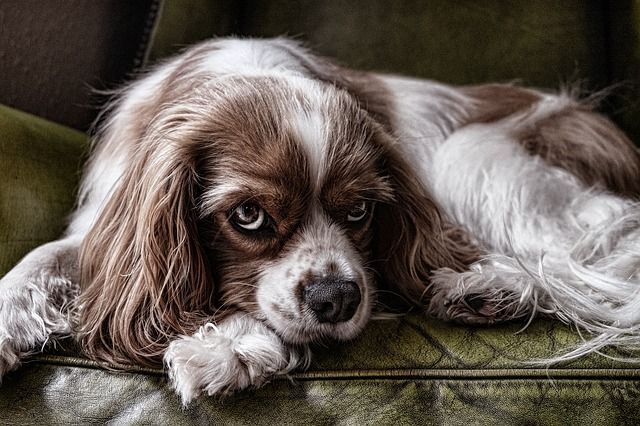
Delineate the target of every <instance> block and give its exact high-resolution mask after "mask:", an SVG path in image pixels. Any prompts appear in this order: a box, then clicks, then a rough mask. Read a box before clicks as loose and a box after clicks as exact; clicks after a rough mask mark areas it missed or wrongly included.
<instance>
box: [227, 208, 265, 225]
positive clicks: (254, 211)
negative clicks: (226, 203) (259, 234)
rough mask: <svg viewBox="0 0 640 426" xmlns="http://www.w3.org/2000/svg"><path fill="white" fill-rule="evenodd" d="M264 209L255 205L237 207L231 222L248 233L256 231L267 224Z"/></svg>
mask: <svg viewBox="0 0 640 426" xmlns="http://www.w3.org/2000/svg"><path fill="white" fill-rule="evenodd" d="M266 217H267V215H266V214H265V212H264V209H263V208H262V207H260V206H259V205H257V204H255V203H250V202H247V203H244V204H241V205H240V206H238V207H236V209H235V210H234V211H233V213H232V214H231V220H232V221H233V222H234V223H235V224H236V225H238V226H239V227H241V228H243V229H246V230H248V231H256V230H258V229H260V228H261V227H262V225H264V224H265V222H266Z"/></svg>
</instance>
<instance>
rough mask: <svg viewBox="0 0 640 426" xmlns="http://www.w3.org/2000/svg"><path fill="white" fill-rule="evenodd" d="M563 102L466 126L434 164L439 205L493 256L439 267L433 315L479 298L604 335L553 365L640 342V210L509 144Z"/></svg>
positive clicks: (465, 314) (449, 313)
mask: <svg viewBox="0 0 640 426" xmlns="http://www.w3.org/2000/svg"><path fill="white" fill-rule="evenodd" d="M564 102H566V100H564V99H562V98H558V99H553V100H546V101H543V102H541V103H540V104H539V105H538V107H537V108H536V109H534V110H532V111H530V112H528V113H526V114H524V115H523V116H519V117H512V118H509V119H506V120H504V121H502V122H498V123H492V124H477V125H471V126H467V127H465V128H463V129H461V130H459V131H457V132H454V133H453V134H452V135H451V136H449V138H448V139H447V140H446V141H445V142H444V143H443V144H442V145H441V146H440V147H439V148H438V150H437V151H436V153H435V155H434V158H433V161H432V162H431V172H432V177H431V179H432V182H433V185H432V191H433V193H434V195H435V196H436V199H437V201H438V202H439V204H440V205H441V206H443V207H444V208H445V210H446V211H447V213H448V214H449V215H450V216H451V217H452V218H454V219H455V220H456V221H457V222H458V223H461V224H464V225H465V227H466V228H467V229H469V230H470V231H471V233H472V234H473V235H474V236H475V237H476V238H478V239H479V240H480V241H481V242H482V243H483V245H485V246H486V247H488V248H490V249H491V251H493V255H490V256H488V257H487V258H486V259H484V260H482V261H480V262H478V263H476V264H475V265H473V266H472V267H471V268H470V271H468V272H464V273H454V272H452V271H437V272H436V273H435V274H434V282H433V284H432V285H433V288H434V289H435V291H436V296H435V297H434V299H433V300H432V301H431V303H430V306H429V311H430V312H432V313H433V314H435V315H436V316H438V317H440V318H444V319H450V318H451V317H452V314H455V315H453V316H458V317H459V319H464V318H467V317H468V316H470V315H471V312H463V311H460V310H457V311H456V312H452V311H451V307H455V309H459V307H460V306H459V304H456V301H460V300H463V299H464V298H468V297H473V296H476V295H478V296H480V297H483V298H485V299H487V300H489V299H500V300H502V307H503V308H504V309H505V310H508V313H509V314H510V315H511V316H512V317H514V318H518V317H523V316H533V315H534V314H535V313H539V314H547V315H554V316H556V317H558V318H560V319H562V320H564V321H566V322H567V323H570V324H575V325H577V326H578V327H580V328H581V329H583V330H586V331H587V332H589V333H591V334H595V335H596V336H598V337H597V338H596V339H594V340H591V341H587V342H585V343H584V344H583V345H581V346H580V347H578V348H576V350H575V351H572V352H569V353H567V354H563V355H559V356H558V357H556V358H554V359H553V360H547V361H560V360H565V359H571V358H574V357H577V356H580V355H584V354H585V353H588V352H591V351H593V350H597V349H600V348H601V347H603V346H605V345H607V344H622V345H624V346H625V347H628V348H633V347H637V346H639V345H640V334H639V333H638V331H639V330H638V329H639V327H640V291H639V289H640V275H639V274H640V272H639V270H640V269H639V268H640V208H639V206H638V205H637V204H636V203H634V202H632V201H630V200H627V199H624V198H622V197H619V196H615V195H612V194H609V193H606V192H604V191H602V190H601V189H597V188H588V187H587V186H585V185H584V184H582V183H581V182H579V181H578V180H577V179H576V178H575V177H574V176H572V175H570V174H569V173H568V172H566V171H564V170H561V169H558V168H555V167H552V166H549V165H547V164H546V163H544V162H543V161H542V160H540V159H538V158H531V156H530V155H528V154H527V153H526V152H525V151H524V149H523V148H522V147H521V146H520V145H519V144H518V143H517V142H516V141H514V140H513V136H512V134H513V131H514V129H516V128H517V126H524V125H527V122H529V121H531V120H537V119H540V118H541V117H544V116H545V115H546V114H552V113H553V112H554V111H556V110H557V108H558V107H559V106H561V105H562V104H563V103H564ZM460 171H463V172H460ZM486 320H487V322H491V316H490V315H489V316H488V317H487V318H486ZM475 321H477V322H482V320H481V319H478V318H476V319H475Z"/></svg>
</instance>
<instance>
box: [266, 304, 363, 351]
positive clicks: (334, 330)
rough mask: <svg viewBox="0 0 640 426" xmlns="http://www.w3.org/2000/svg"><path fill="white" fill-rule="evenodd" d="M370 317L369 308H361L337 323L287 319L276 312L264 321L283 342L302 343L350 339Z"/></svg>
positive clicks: (360, 330) (358, 332)
mask: <svg viewBox="0 0 640 426" xmlns="http://www.w3.org/2000/svg"><path fill="white" fill-rule="evenodd" d="M370 317H371V312H370V310H369V309H363V308H361V309H359V310H358V312H356V314H355V315H354V317H353V318H352V319H350V320H349V321H345V322H341V323H337V324H328V323H319V322H318V321H316V320H315V319H294V320H289V319H286V318H283V317H281V316H280V315H277V314H276V315H275V316H273V315H268V316H267V317H266V318H265V322H266V323H267V324H268V325H269V326H270V327H271V328H272V329H273V330H274V331H275V332H276V333H277V334H278V335H279V336H280V337H281V338H282V340H283V341H284V342H286V343H289V344H293V345H304V344H312V343H319V342H327V341H331V340H337V341H348V340H352V339H354V338H356V337H357V336H358V335H359V334H360V333H361V332H362V330H363V329H364V328H365V326H366V325H367V323H368V322H369V319H370Z"/></svg>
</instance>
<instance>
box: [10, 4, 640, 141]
mask: <svg viewBox="0 0 640 426" xmlns="http://www.w3.org/2000/svg"><path fill="white" fill-rule="evenodd" d="M639 26H640V1H637V0H636V1H632V0H630V1H624V0H621V1H606V0H602V1H584V0H563V1H552V0H534V1H526V0H513V1H506V0H505V1H501V0H496V1H478V0H462V1H455V2H454V1H449V0H433V1H418V0H404V1H401V0H386V1H385V0H356V1H339V0H323V1H318V0H301V1H292V0H272V1H258V0H237V1H234V0H219V1H214V0H168V1H164V2H163V1H158V0H155V1H154V0H138V1H124V0H119V1H115V0H94V1H82V0H47V1H39V0H3V1H1V2H0V103H4V104H7V105H9V106H12V107H15V108H18V109H22V110H25V111H28V112H31V113H34V114H36V115H39V116H42V117H46V118H49V119H51V120H53V121H56V122H59V123H63V124H66V125H69V126H72V127H75V128H77V129H81V130H86V129H87V128H88V127H89V126H90V123H91V122H92V120H93V119H94V118H95V116H96V114H97V112H98V110H99V107H100V105H101V103H102V102H103V101H104V98H105V97H104V96H101V95H99V94H97V93H96V91H99V90H104V89H113V88H115V87H117V86H118V85H119V84H121V83H122V82H124V81H126V80H127V78H129V77H130V75H131V73H132V72H134V71H136V70H139V69H140V68H141V67H143V65H144V64H145V63H153V62H155V61H157V60H159V59H161V58H163V57H165V56H168V55H171V54H173V53H175V52H177V51H178V50H179V49H180V48H182V47H184V46H187V45H189V44H191V43H193V42H195V41H198V40H202V39H205V38H209V37H211V36H214V35H218V36H224V35H230V34H235V35H244V36H275V35H289V36H295V37H298V38H300V39H302V40H305V41H307V42H308V43H309V44H310V45H311V46H312V47H313V48H315V49H316V50H318V51H320V52H321V53H323V54H325V55H329V56H332V57H335V58H337V59H338V60H339V61H341V62H342V63H344V64H346V65H349V66H352V67H357V68H362V69H371V70H378V71H385V72H395V73H402V74H407V75H413V76H417V77H424V78H432V79H437V80H440V81H445V82H449V83H456V84H471V83H479V82H487V81H502V82H504V81H514V80H517V81H519V82H521V83H522V84H526V85H532V86H536V87H546V88H558V87H560V86H562V85H566V84H574V85H575V84H580V85H581V86H582V87H583V88H585V89H588V90H599V89H603V88H606V87H610V86H611V85H615V90H614V91H613V95H612V96H611V97H610V98H609V99H608V100H607V101H605V103H604V104H603V106H602V108H603V110H604V111H605V112H607V113H609V114H611V115H613V117H614V119H615V120H616V121H618V122H619V123H620V124H621V125H622V126H623V127H624V128H625V129H626V130H627V131H629V132H630V133H631V134H632V136H634V137H635V140H636V142H637V141H638V140H640V119H639V118H640V107H639V102H638V101H639V99H640V95H639V93H640V92H639V91H638V87H637V86H638V83H639V80H638V77H639V76H640V41H639V39H640V38H639V31H638V27H639Z"/></svg>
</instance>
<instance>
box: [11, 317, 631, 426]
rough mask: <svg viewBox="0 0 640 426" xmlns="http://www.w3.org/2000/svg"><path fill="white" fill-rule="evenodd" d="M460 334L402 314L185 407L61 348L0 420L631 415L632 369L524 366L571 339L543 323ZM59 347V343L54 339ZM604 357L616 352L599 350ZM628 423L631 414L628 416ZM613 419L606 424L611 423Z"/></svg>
mask: <svg viewBox="0 0 640 426" xmlns="http://www.w3.org/2000/svg"><path fill="white" fill-rule="evenodd" d="M522 326H523V324H516V323H514V324H506V325H501V326H495V327H489V328H469V327H464V326H459V325H454V324H447V323H442V322H439V321H434V320H428V319H425V318H424V317H423V316H422V315H419V314H412V315H409V316H407V317H405V318H402V319H394V320H386V321H374V322H372V323H371V324H370V325H369V327H367V329H366V330H365V332H364V333H363V334H362V335H361V336H360V337H359V338H357V339H355V340H354V341H353V342H349V343H335V344H330V345H327V346H325V347H316V348H315V350H314V354H315V358H314V362H313V364H312V366H311V368H310V369H309V370H308V371H306V372H298V373H294V374H292V375H290V376H287V377H279V378H276V379H274V380H273V381H272V382H271V383H269V384H267V385H265V386H264V387H262V388H261V389H258V390H249V391H245V392H240V393H238V394H236V395H234V396H231V397H228V398H226V399H224V400H217V399H214V398H208V397H204V398H200V399H199V400H197V401H196V402H194V403H192V404H191V405H190V406H189V407H187V408H186V409H182V407H181V405H180V400H179V398H178V396H177V395H175V394H174V393H173V391H172V390H171V388H170V386H169V384H168V382H167V378H166V376H165V374H164V372H163V371H162V370H161V369H141V368H134V369H133V370H132V371H129V372H114V371H109V370H107V369H104V368H103V367H104V366H100V365H98V364H96V363H94V362H92V361H89V360H87V359H85V358H82V357H78V356H74V355H73V354H72V353H69V352H67V353H65V352H64V351H58V352H56V351H50V353H47V354H45V355H38V356H35V357H34V358H32V359H31V360H30V361H29V362H27V363H25V365H24V366H23V367H22V368H21V369H19V370H17V371H15V372H13V373H11V374H9V375H8V376H7V377H6V378H5V380H4V382H3V384H2V386H1V387H0V413H1V414H0V419H1V418H4V419H12V421H14V422H15V423H14V424H29V423H30V422H31V421H33V419H40V420H42V419H46V423H48V424H63V423H69V422H71V423H82V424H89V423H104V422H107V421H112V422H117V423H118V424H130V423H135V424H140V423H143V424H157V423H163V424H189V423H216V424H217V423H220V424H236V423H255V424H276V423H277V424H287V423H296V424H299V423H309V424H366V423H375V424H399V423H413V424H416V423H421V424H424V423H426V424H429V423H442V422H449V423H451V424H461V423H465V422H466V421H467V420H468V419H470V418H473V419H474V421H482V422H497V421H500V422H501V423H504V422H507V423H510V424H511V423H517V424H530V423H531V424H533V423H545V424H547V423H564V422H565V421H566V420H567V419H571V420H572V422H575V424H578V423H580V424H583V423H584V424H586V423H589V424H611V423H619V422H621V421H623V420H624V419H628V418H633V416H635V415H637V413H638V412H640V370H638V369H636V368H635V367H634V366H633V365H631V364H628V363H623V362H618V361H614V360H612V359H610V358H605V357H602V356H598V355H594V356H590V357H585V358H582V359H579V360H576V361H573V362H570V363H564V364H560V365H557V366H551V367H550V368H545V367H544V366H531V365H528V364H527V361H530V360H532V359H534V358H536V357H548V356H551V355H553V354H554V353H557V351H558V350H560V349H561V348H563V347H567V346H568V345H569V346H570V345H572V344H576V343H578V342H579V341H580V339H579V337H578V335H576V334H575V333H573V332H572V331H571V330H569V329H568V328H567V327H565V326H563V325H562V324H560V323H558V322H554V321H543V320H540V321H534V322H533V323H532V324H531V325H530V326H529V327H528V328H527V329H526V330H524V331H521V332H519V330H520V329H521V328H522ZM63 345H64V343H63ZM608 354H609V355H612V356H615V355H621V354H620V353H616V352H615V351H609V352H608ZM629 416H631V417H629ZM616 419H617V420H616Z"/></svg>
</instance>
